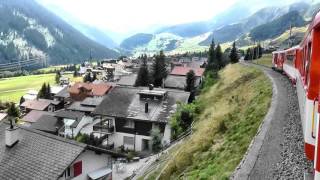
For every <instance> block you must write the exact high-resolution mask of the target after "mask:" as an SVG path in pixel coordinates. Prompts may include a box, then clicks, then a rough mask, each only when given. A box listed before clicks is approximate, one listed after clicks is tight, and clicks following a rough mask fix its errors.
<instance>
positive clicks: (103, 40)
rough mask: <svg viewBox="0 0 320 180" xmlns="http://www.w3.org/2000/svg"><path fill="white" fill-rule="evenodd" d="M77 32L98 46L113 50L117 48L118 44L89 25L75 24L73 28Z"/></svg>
mask: <svg viewBox="0 0 320 180" xmlns="http://www.w3.org/2000/svg"><path fill="white" fill-rule="evenodd" d="M75 28H76V29H77V30H79V31H80V32H81V33H82V34H84V35H86V36H87V37H88V38H90V39H91V40H93V41H95V42H98V43H99V44H101V45H103V46H105V47H107V48H110V49H113V48H117V47H118V44H117V43H115V42H114V41H113V39H111V38H110V37H109V36H108V35H107V33H106V32H104V31H102V30H100V29H98V28H96V27H93V26H89V25H84V24H77V25H76V26H75Z"/></svg>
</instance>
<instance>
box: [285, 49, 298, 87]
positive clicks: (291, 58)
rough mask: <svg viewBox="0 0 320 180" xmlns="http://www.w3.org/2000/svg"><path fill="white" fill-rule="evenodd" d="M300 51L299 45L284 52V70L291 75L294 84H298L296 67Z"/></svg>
mask: <svg viewBox="0 0 320 180" xmlns="http://www.w3.org/2000/svg"><path fill="white" fill-rule="evenodd" d="M298 51H299V46H296V47H293V48H290V49H287V50H285V51H284V52H283V54H284V61H283V65H282V69H283V72H284V73H285V74H286V75H287V76H288V77H289V79H290V80H291V82H292V84H294V85H295V84H296V81H297V77H298V73H297V72H298V71H297V69H296V56H297V52H298Z"/></svg>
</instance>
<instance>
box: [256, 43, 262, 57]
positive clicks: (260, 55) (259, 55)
mask: <svg viewBox="0 0 320 180" xmlns="http://www.w3.org/2000/svg"><path fill="white" fill-rule="evenodd" d="M257 51H258V58H261V57H262V53H263V48H262V47H261V44H260V43H259V44H258V46H257Z"/></svg>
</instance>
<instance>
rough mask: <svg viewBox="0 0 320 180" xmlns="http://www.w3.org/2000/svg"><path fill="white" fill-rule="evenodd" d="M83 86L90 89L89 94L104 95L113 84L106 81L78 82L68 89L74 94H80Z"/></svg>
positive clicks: (87, 89)
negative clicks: (96, 82)
mask: <svg viewBox="0 0 320 180" xmlns="http://www.w3.org/2000/svg"><path fill="white" fill-rule="evenodd" d="M81 88H83V89H85V90H86V91H89V92H90V93H89V94H88V95H91V96H103V95H105V94H107V93H108V91H109V90H110V89H111V88H112V86H110V85H109V84H106V83H99V84H93V83H81V82H77V83H75V84H74V85H73V86H71V87H70V88H69V89H68V91H69V93H72V94H79V93H80V89H81Z"/></svg>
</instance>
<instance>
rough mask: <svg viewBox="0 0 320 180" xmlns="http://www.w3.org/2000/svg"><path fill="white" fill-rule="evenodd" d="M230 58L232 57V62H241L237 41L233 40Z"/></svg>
mask: <svg viewBox="0 0 320 180" xmlns="http://www.w3.org/2000/svg"><path fill="white" fill-rule="evenodd" d="M229 58H230V62H231V63H237V62H239V56H238V53H237V47H236V42H233V44H232V49H231V52H230V55H229Z"/></svg>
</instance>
